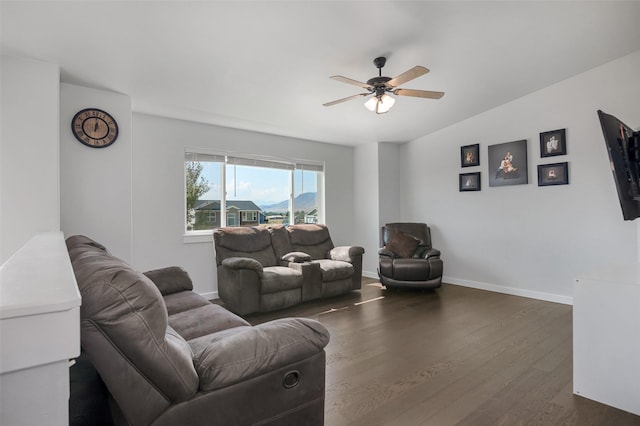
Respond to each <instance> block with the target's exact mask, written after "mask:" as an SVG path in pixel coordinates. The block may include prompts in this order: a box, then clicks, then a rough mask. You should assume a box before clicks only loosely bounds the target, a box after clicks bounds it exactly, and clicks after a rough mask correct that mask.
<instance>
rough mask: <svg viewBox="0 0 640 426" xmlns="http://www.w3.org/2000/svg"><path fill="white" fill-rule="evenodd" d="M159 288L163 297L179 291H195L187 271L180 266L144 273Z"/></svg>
mask: <svg viewBox="0 0 640 426" xmlns="http://www.w3.org/2000/svg"><path fill="white" fill-rule="evenodd" d="M144 274H145V275H146V276H147V277H149V279H150V280H151V281H153V283H154V284H155V285H156V287H158V289H159V290H160V293H162V295H163V296H166V295H167V294H172V293H177V292H179V291H185V290H187V291H190V290H193V283H192V282H191V278H190V277H189V274H187V271H185V270H184V269H182V268H180V267H179V266H169V267H168V268H161V269H154V270H153V271H147V272H145V273H144Z"/></svg>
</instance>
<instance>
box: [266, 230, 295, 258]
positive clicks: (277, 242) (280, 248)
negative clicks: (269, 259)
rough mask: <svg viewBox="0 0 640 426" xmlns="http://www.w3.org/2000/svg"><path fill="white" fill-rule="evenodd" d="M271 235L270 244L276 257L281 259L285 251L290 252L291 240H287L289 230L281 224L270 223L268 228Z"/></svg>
mask: <svg viewBox="0 0 640 426" xmlns="http://www.w3.org/2000/svg"><path fill="white" fill-rule="evenodd" d="M267 229H268V230H269V234H270V235H271V245H272V246H273V251H274V253H275V255H276V259H282V257H283V256H285V255H286V254H287V253H291V252H292V251H293V249H292V248H291V241H290V240H289V232H288V231H287V229H286V227H284V226H282V225H270V226H269V227H268V228H267Z"/></svg>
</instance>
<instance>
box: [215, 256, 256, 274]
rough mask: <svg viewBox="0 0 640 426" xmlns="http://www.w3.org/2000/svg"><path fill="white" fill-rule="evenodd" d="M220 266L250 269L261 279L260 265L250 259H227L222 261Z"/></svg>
mask: <svg viewBox="0 0 640 426" xmlns="http://www.w3.org/2000/svg"><path fill="white" fill-rule="evenodd" d="M222 265H223V266H226V267H227V268H230V269H252V270H254V271H256V272H257V273H258V275H259V276H260V277H262V265H261V264H260V262H258V261H257V260H255V259H252V258H250V257H228V258H226V259H224V260H223V261H222Z"/></svg>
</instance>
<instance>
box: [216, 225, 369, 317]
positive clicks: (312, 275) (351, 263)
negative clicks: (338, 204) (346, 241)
mask: <svg viewBox="0 0 640 426" xmlns="http://www.w3.org/2000/svg"><path fill="white" fill-rule="evenodd" d="M265 232H266V233H267V234H268V235H269V237H270V249H271V252H272V254H273V256H274V259H275V262H277V265H278V266H277V267H276V266H275V265H273V264H271V263H270V262H271V261H272V259H271V258H270V257H269V256H266V255H265V252H266V251H267V250H268V248H267V241H266V238H265ZM213 236H214V238H213V242H214V250H215V253H216V263H217V265H218V269H217V273H218V290H219V294H220V298H221V299H222V300H223V301H224V303H225V307H227V308H228V309H229V310H231V311H233V312H235V313H237V314H239V315H245V314H249V313H252V312H266V311H271V310H275V309H282V308H286V307H289V306H293V305H295V304H298V303H301V302H304V301H308V300H314V299H317V298H319V297H328V295H331V296H334V295H337V294H342V293H347V292H349V291H351V290H357V289H359V288H360V287H361V283H362V255H363V253H364V249H363V248H362V247H358V246H344V247H334V245H333V241H332V240H331V236H330V235H329V230H328V229H327V227H326V226H325V225H316V224H300V225H291V226H287V227H284V226H282V225H274V226H269V227H267V228H264V227H252V228H249V229H248V230H246V229H245V230H242V231H239V230H237V228H219V229H216V230H214V232H213ZM254 239H256V240H257V241H254ZM256 250H259V251H256ZM256 253H258V254H259V255H257V254H256ZM261 259H266V260H261ZM315 264H317V265H316V266H311V265H315ZM347 279H348V280H350V281H351V284H350V286H348V287H345V286H344V285H343V284H336V285H333V286H328V285H325V284H327V283H330V282H333V281H343V280H347Z"/></svg>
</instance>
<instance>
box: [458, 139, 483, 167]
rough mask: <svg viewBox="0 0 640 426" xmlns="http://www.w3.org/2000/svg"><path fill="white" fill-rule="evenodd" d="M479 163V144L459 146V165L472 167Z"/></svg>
mask: <svg viewBox="0 0 640 426" xmlns="http://www.w3.org/2000/svg"><path fill="white" fill-rule="evenodd" d="M479 165H480V144H479V143H476V144H473V145H465V146H461V147H460V167H472V166H479Z"/></svg>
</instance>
